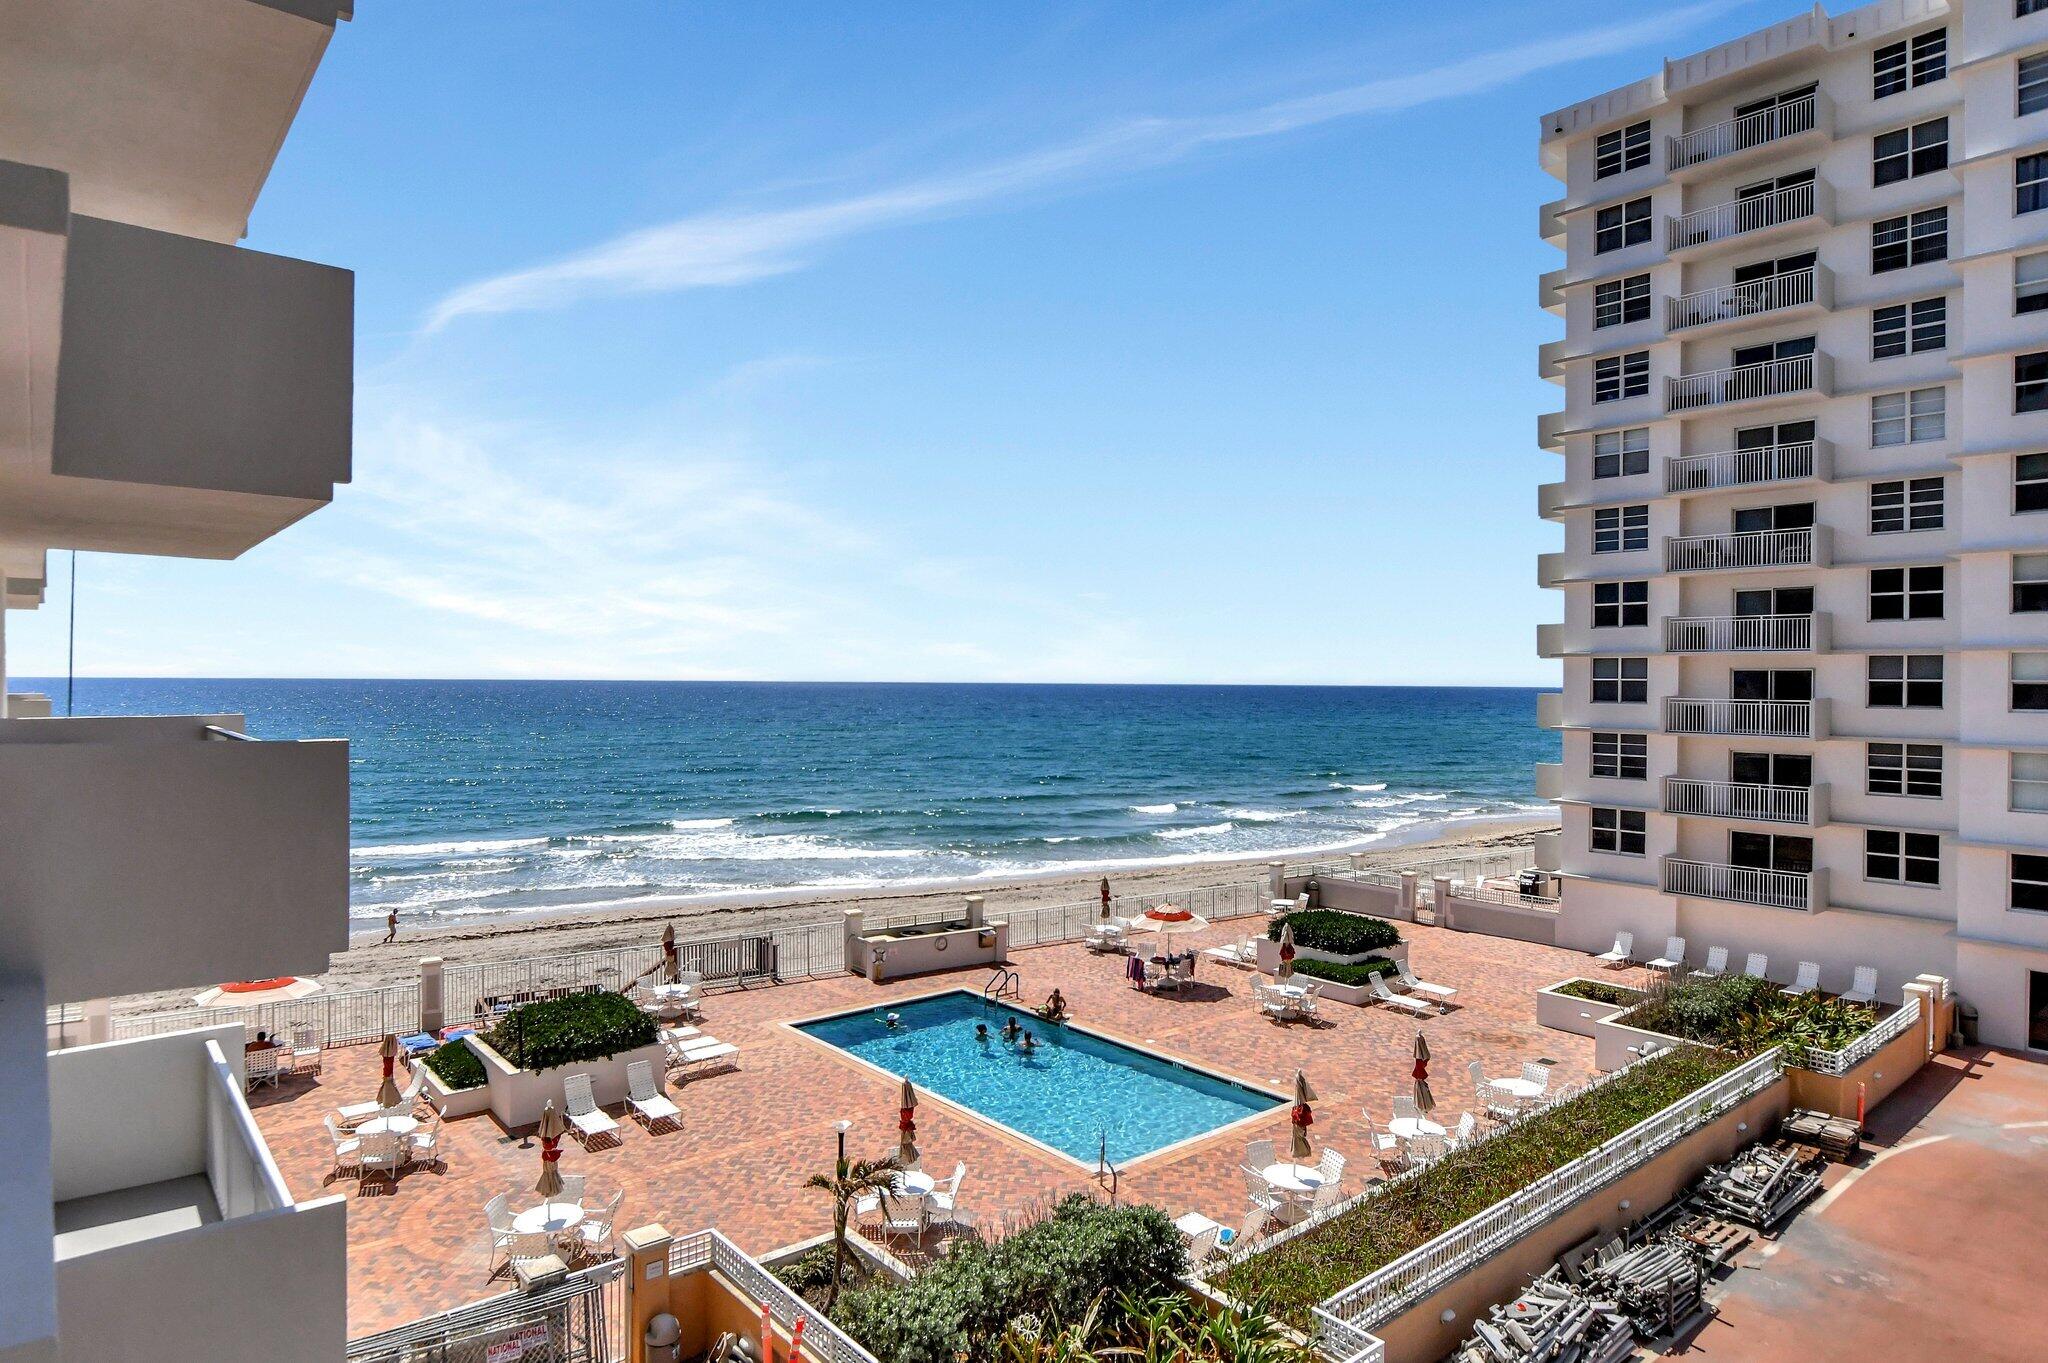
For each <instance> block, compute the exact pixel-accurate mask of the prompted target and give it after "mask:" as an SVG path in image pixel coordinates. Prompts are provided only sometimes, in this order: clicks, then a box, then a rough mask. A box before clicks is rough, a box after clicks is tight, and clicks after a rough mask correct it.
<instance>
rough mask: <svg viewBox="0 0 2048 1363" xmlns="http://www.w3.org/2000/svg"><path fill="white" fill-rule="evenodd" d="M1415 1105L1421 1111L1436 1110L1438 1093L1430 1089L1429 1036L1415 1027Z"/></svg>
mask: <svg viewBox="0 0 2048 1363" xmlns="http://www.w3.org/2000/svg"><path fill="white" fill-rule="evenodd" d="M1415 1107H1416V1110H1417V1111H1419V1112H1433V1111H1435V1110H1436V1095H1435V1094H1433V1093H1431V1092H1430V1091H1429V1038H1428V1037H1426V1036H1424V1035H1423V1034H1422V1029H1421V1028H1420V1027H1418V1028H1416V1029H1415Z"/></svg>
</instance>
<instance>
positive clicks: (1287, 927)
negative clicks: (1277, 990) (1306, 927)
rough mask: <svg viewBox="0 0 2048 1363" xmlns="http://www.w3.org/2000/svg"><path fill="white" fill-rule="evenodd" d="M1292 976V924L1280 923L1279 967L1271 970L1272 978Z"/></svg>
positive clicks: (1283, 978) (1285, 978) (1286, 978)
mask: <svg viewBox="0 0 2048 1363" xmlns="http://www.w3.org/2000/svg"><path fill="white" fill-rule="evenodd" d="M1293 977H1294V924H1292V923H1282V924H1281V925H1280V968H1279V969H1278V970H1276V971H1274V972H1273V978H1274V979H1277V980H1288V979H1292V978H1293Z"/></svg>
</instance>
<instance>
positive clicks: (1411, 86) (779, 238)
mask: <svg viewBox="0 0 2048 1363" xmlns="http://www.w3.org/2000/svg"><path fill="white" fill-rule="evenodd" d="M1735 3H1736V0H1706V2H1705V3H1700V4H1693V5H1687V6H1684V7H1682V8H1679V9H1674V10H1669V11H1667V12H1665V13H1662V14H1657V15H1653V16H1650V17H1648V18H1644V19H1639V20H1634V21H1631V22H1627V23H1619V24H1609V25H1605V26H1602V27H1597V28H1591V29H1587V30H1584V31H1581V32H1577V33H1571V34H1565V35H1563V36H1560V37H1556V38H1546V39H1543V40H1541V41H1537V42H1531V43H1524V44H1520V45H1518V46H1514V47H1505V48H1500V49H1498V50H1495V51H1492V52H1482V53H1478V54H1476V55H1474V56H1471V57H1466V58H1463V59H1461V60H1459V61H1454V62H1446V63H1443V64H1441V65H1438V66H1434V67H1429V68H1426V69H1424V70H1420V71H1414V72H1410V73H1408V74H1406V75H1401V76H1388V77H1383V78H1380V79H1377V80H1369V81H1365V82H1363V83H1361V84H1357V85H1350V86H1345V87H1343V88H1340V89H1335V90H1328V91H1324V92H1321V93H1318V94H1313V95H1306V96H1302V97H1299V98H1294V99H1285V100H1279V101H1275V102H1272V103H1269V104H1264V105H1261V106H1259V107H1256V108H1252V109H1243V110H1236V111H1229V112H1224V113H1217V114H1205V115H1198V116H1190V117H1173V118H1166V117H1148V118H1134V119H1129V120H1126V121H1123V122H1120V123H1115V124H1111V125H1109V126H1107V127H1104V128H1101V129H1098V130H1097V131H1095V132H1093V133H1090V134H1088V135H1087V136H1084V137H1081V138H1077V139H1075V140H1072V141H1069V142H1065V143H1061V144H1058V145H1054V146H1050V147H1044V148H1040V149H1038V150H1036V151H1032V152H1028V153H1025V154H1023V155H1019V156H1013V157H1009V158H1006V159H1003V160H999V161H995V162H992V163H990V164H987V165H984V166H979V167H974V168H969V169H966V170H961V171H956V172H953V173H950V174H946V175H939V176H933V177H929V178H925V179H919V180H912V181H908V182H905V183H902V184H897V185H893V186H889V187H885V188H881V189H876V190H871V191H869V192H866V193H860V194H853V195H848V196H844V197H840V198H836V199H827V200H821V201H818V202H813V203H807V204H801V205H796V206H793V207H786V208H773V209H737V208H736V209H717V210H712V211H709V212H705V213H698V214H693V215H691V216H689V217H686V218H681V219H678V220H676V221H674V222H669V223H664V224H662V225H660V226H657V227H649V228H643V229H641V230H638V231H634V232H628V233H625V234H624V235H622V236H618V237H614V238H613V239H611V240H610V241H606V242H602V243H600V244H598V245H596V246H593V247H590V248H589V249H587V250H583V251H578V252H576V253H575V254H573V255H570V256H566V257H564V258H562V259H560V260H556V261H552V262H550V263H547V264H544V265H537V266H533V267H531V268H528V269H523V270H515V271H512V272H510V273H507V274H502V275H498V276H495V277H493V278H490V279H483V280H478V281H476V282H475V283H472V284H467V285H464V286H463V287H461V288H458V289H456V290H454V291H453V292H451V293H449V294H448V295H446V296H445V297H443V298H442V299H441V300H440V301H439V302H438V303H436V304H435V305H434V307H433V308H432V309H431V310H430V311H429V312H428V314H427V318H426V326H427V329H428V330H429V331H432V330H436V329H438V328H440V327H443V326H446V325H447V324H448V323H449V322H451V321H454V320H455V319H456V318H458V317H464V316H470V315H476V314H484V313H500V312H528V311H537V310H542V309H547V308H556V307H562V306H566V305H568V304H572V303H576V302H579V301H581V300H584V299H587V298H596V297H607V296H618V295H625V294H643V293H667V292H675V291H679V290H684V289H702V288H721V287H731V286H734V285H740V284H748V283H752V282H754V281H756V280H760V279H766V278H769V277H771V276H775V275H782V274H788V273H790V272H792V271H795V270H800V269H802V268H804V267H805V266H806V265H807V264H809V263H810V261H811V259H812V257H813V256H814V255H815V253H816V252H817V251H818V250H819V249H821V248H823V247H825V246H827V245H829V244H830V243H832V242H834V241H838V240H841V239H844V238H846V237H850V236H854V235H857V234H860V233H864V232H872V231H876V230H878V229H880V228H884V227H891V226H896V225H900V224H905V223H912V222H918V221H923V220H927V219H931V218H936V217H941V216H945V215H949V214H958V213H964V212H968V211H971V210H973V209H976V208H982V207H988V206H993V205H997V204H1000V203H1002V202H1004V201H1006V200H1010V199H1013V198H1016V197H1017V196H1019V195H1022V194H1026V193H1031V192H1043V191H1047V190H1051V189H1055V188H1060V187H1064V186H1071V185H1075V184H1078V183H1081V182H1083V181H1086V180H1089V179H1100V178H1105V177H1109V176H1113V175H1118V174H1126V173H1130V172H1133V171H1139V170H1145V169H1149V168H1153V167H1158V166H1164V165H1168V164H1171V163H1173V162H1176V161H1181V160H1184V159H1186V158H1188V157H1190V156H1193V155H1195V154H1197V153H1199V152H1201V151H1203V150H1205V149H1207V148H1210V147H1216V146H1222V145H1226V144H1230V143H1238V142H1246V141H1251V140H1254V139H1258V138H1267V137H1277V136H1281V135H1284V134H1287V133H1292V132H1298V131H1301V130H1303V129H1307V128H1313V127H1316V126H1319V125H1321V124H1326V123H1332V122H1336V121H1338V120H1341V119H1348V118H1357V117H1361V116H1364V115H1370V114H1387V113H1396V112H1400V111H1403V110H1407V109H1414V108H1418V107H1420V106H1422V105H1426V104H1432V103H1437V102H1441V101H1443V100H1448V99H1457V98H1460V97H1463V96H1467V95H1473V94H1479V93H1483V92H1484V91H1487V90H1491V89H1495V88H1497V87H1499V86H1502V85H1506V84H1508V83H1510V82H1512V81H1516V80H1519V79H1522V78H1523V77H1525V76H1529V75H1532V74H1535V73H1536V72H1539V71H1545V70H1548V69H1550V68H1553V67H1557V66H1562V65H1565V64H1567V63H1571V62H1577V61H1584V60H1587V59H1589V58H1594V57H1601V56H1609V55H1613V54H1615V53H1620V52H1625V51H1629V50H1632V49H1634V48H1638V47H1642V46H1646V45H1649V44H1652V43H1658V42H1663V41H1665V40H1668V39H1671V38H1673V37H1676V36H1677V35H1678V34H1680V33H1682V32H1684V31H1685V30H1687V29H1689V28H1691V27H1692V26H1694V25H1695V24H1697V23H1699V22H1700V21H1701V20H1703V19H1706V18H1708V17H1710V16H1712V15H1715V14H1719V13H1722V12H1724V11H1726V10H1728V9H1730V8H1732V7H1733V6H1734V4H1735Z"/></svg>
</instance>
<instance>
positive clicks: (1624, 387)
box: [1593, 350, 1650, 402]
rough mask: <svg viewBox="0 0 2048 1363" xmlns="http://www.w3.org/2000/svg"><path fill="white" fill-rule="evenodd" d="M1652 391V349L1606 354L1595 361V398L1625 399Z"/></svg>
mask: <svg viewBox="0 0 2048 1363" xmlns="http://www.w3.org/2000/svg"><path fill="white" fill-rule="evenodd" d="M1649 391H1650V352H1649V351H1647V350H1631V351H1629V352H1628V353H1627V354H1625V355H1603V356H1601V357H1600V358H1599V359H1597V360H1595V361H1593V401H1595V402H1626V401H1627V400H1628V399H1630V398H1639V397H1644V396H1647V395H1648V394H1649Z"/></svg>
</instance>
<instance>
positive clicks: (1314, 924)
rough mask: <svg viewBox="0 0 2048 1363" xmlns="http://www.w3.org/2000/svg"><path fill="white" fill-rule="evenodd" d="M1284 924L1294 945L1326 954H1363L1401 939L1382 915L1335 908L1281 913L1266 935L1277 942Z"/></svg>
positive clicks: (1384, 948) (1394, 944)
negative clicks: (1289, 929) (1290, 931)
mask: <svg viewBox="0 0 2048 1363" xmlns="http://www.w3.org/2000/svg"><path fill="white" fill-rule="evenodd" d="M1284 924H1291V925H1292V926H1293V928H1294V945H1295V946H1296V947H1297V948H1300V949H1303V950H1307V951H1315V952H1320V953H1321V954H1323V955H1326V956H1337V957H1344V956H1364V955H1366V954H1367V953H1369V952H1374V951H1385V950H1386V949H1387V948H1388V947H1392V946H1398V945H1399V944H1400V941H1401V930H1400V929H1399V928H1397V927H1395V926H1394V925H1393V924H1392V923H1389V922H1388V921H1387V920H1386V919H1384V918H1368V917H1366V916H1365V915H1364V914H1359V913H1343V912H1340V911H1338V910H1336V909H1297V910H1296V911H1294V912H1293V913H1287V914H1282V915H1280V916H1279V917H1278V918H1275V919H1274V920H1273V923H1272V926H1270V927H1268V928H1267V929H1266V936H1268V937H1270V938H1272V939H1273V940H1274V941H1276V942H1277V941H1279V940H1280V929H1281V927H1282V925H1284Z"/></svg>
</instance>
